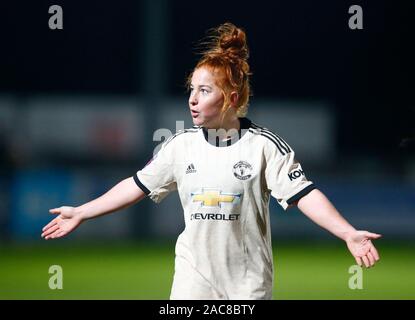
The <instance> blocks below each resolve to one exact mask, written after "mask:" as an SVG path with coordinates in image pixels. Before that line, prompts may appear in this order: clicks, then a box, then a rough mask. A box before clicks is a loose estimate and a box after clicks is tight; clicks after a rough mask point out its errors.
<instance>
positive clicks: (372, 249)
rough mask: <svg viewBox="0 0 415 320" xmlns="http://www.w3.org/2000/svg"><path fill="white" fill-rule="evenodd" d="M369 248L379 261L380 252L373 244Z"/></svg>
mask: <svg viewBox="0 0 415 320" xmlns="http://www.w3.org/2000/svg"><path fill="white" fill-rule="evenodd" d="M369 250H370V253H371V254H372V255H373V257H374V258H375V260H376V261H379V260H380V256H379V253H378V251H377V250H376V248H375V246H374V245H372V246H371V247H370V249H369Z"/></svg>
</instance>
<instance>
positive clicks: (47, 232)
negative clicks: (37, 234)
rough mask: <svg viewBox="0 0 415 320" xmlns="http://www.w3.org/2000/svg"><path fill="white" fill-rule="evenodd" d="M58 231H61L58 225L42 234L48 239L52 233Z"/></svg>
mask: <svg viewBox="0 0 415 320" xmlns="http://www.w3.org/2000/svg"><path fill="white" fill-rule="evenodd" d="M58 229H59V226H58V225H57V224H55V225H54V226H52V227H50V228H49V229H47V230H45V231H44V232H43V233H42V237H46V236H48V235H50V234H51V233H53V232H55V231H56V230H58Z"/></svg>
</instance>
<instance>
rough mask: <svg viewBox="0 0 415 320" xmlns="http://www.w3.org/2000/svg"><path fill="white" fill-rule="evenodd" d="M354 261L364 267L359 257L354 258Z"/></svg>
mask: <svg viewBox="0 0 415 320" xmlns="http://www.w3.org/2000/svg"><path fill="white" fill-rule="evenodd" d="M354 259H355V260H356V263H357V264H358V265H359V266H362V259H360V258H359V257H354Z"/></svg>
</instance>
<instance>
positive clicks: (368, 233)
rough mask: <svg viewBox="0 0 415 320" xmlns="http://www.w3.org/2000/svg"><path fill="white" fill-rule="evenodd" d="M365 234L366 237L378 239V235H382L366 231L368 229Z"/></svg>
mask: <svg viewBox="0 0 415 320" xmlns="http://www.w3.org/2000/svg"><path fill="white" fill-rule="evenodd" d="M365 236H366V237H368V238H369V239H379V238H380V237H382V235H381V234H378V233H373V232H368V231H366V232H365Z"/></svg>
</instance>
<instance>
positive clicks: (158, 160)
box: [134, 140, 177, 203]
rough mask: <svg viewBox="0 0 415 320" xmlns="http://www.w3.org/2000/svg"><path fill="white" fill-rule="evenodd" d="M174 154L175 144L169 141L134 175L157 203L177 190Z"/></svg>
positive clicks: (137, 181) (141, 186)
mask: <svg viewBox="0 0 415 320" xmlns="http://www.w3.org/2000/svg"><path fill="white" fill-rule="evenodd" d="M174 154H175V152H174V143H173V142H172V141H170V140H167V141H166V142H165V143H163V145H162V146H161V148H160V150H159V151H158V152H157V154H156V155H155V156H154V157H153V158H152V159H151V160H150V161H149V162H148V163H147V164H146V165H145V166H144V168H143V169H141V170H139V171H138V172H137V173H136V174H135V175H134V181H135V183H136V184H137V185H138V186H139V187H140V189H141V190H143V191H144V192H145V193H146V194H147V195H148V196H149V197H150V199H151V200H153V201H154V202H156V203H159V202H161V201H162V200H163V199H164V198H165V197H166V196H167V195H168V194H169V193H170V192H172V191H175V190H176V189H177V185H176V179H175V175H174Z"/></svg>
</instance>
